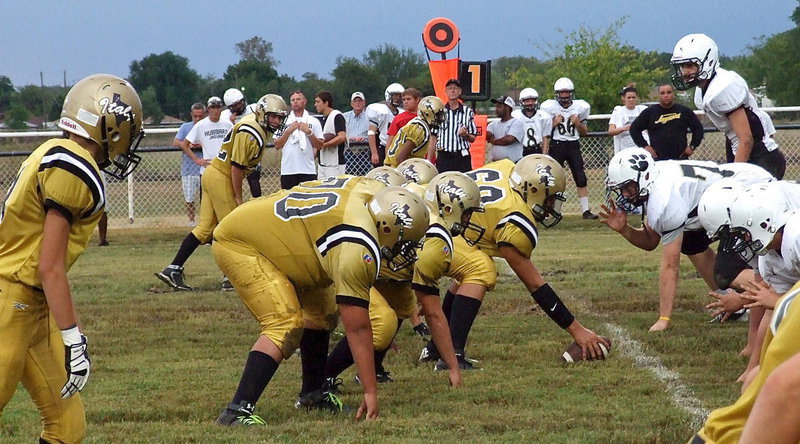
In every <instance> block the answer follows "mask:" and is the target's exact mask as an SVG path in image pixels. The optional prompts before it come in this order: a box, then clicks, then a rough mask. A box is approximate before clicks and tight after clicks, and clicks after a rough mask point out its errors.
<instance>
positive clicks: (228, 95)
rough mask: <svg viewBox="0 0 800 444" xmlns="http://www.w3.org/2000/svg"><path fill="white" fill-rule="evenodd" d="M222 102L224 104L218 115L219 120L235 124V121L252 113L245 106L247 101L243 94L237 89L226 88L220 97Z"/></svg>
mask: <svg viewBox="0 0 800 444" xmlns="http://www.w3.org/2000/svg"><path fill="white" fill-rule="evenodd" d="M222 101H223V102H224V103H225V109H224V110H222V114H220V117H219V118H220V119H228V120H230V121H231V123H236V120H237V119H239V118H240V117H242V116H244V115H245V114H250V113H252V110H251V109H250V107H249V106H247V100H245V98H244V94H242V91H240V90H239V89H237V88H228V89H227V90H225V94H223V95H222Z"/></svg>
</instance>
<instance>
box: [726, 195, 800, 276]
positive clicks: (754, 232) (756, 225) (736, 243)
mask: <svg viewBox="0 0 800 444" xmlns="http://www.w3.org/2000/svg"><path fill="white" fill-rule="evenodd" d="M793 214H796V212H795V211H792V209H791V207H790V204H789V202H788V201H787V199H786V197H785V196H784V195H783V194H782V193H776V192H775V190H774V189H770V187H768V186H766V185H765V184H758V185H752V186H751V187H750V188H747V189H746V190H745V192H744V194H741V195H740V196H739V197H738V198H737V199H736V200H734V202H733V204H732V206H731V209H730V227H731V228H730V236H731V237H732V238H733V239H732V241H731V242H728V244H727V245H726V248H727V249H726V250H724V251H726V252H730V253H737V254H738V255H739V257H741V258H742V260H744V261H750V260H751V259H752V258H753V257H755V255H757V254H758V255H764V254H766V253H767V247H768V246H769V244H770V243H771V242H772V240H773V238H774V237H775V234H776V233H777V232H778V231H779V230H780V229H781V228H783V226H784V225H786V221H787V220H788V219H789V217H790V216H791V215H793Z"/></svg>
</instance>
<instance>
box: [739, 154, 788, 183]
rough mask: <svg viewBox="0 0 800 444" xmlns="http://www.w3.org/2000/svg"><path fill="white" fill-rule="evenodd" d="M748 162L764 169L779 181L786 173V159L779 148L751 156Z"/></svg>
mask: <svg viewBox="0 0 800 444" xmlns="http://www.w3.org/2000/svg"><path fill="white" fill-rule="evenodd" d="M748 162H749V163H752V164H753V165H758V166H760V167H761V168H764V169H765V170H767V172H768V173H770V174H772V175H773V176H775V178H777V179H778V180H780V179H783V175H784V173H786V157H785V156H784V155H783V153H782V152H780V150H779V149H777V148H775V149H774V150H772V151H764V152H759V153H758V154H754V155H751V156H750V160H749V161H748Z"/></svg>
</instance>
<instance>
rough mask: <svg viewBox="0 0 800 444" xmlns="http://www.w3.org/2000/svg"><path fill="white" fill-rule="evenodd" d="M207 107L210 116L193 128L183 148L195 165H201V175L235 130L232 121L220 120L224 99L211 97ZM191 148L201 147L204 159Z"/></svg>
mask: <svg viewBox="0 0 800 444" xmlns="http://www.w3.org/2000/svg"><path fill="white" fill-rule="evenodd" d="M206 106H207V108H208V116H206V117H205V118H203V119H202V120H200V121H199V122H197V123H196V124H195V125H194V126H193V127H192V129H191V130H190V131H189V134H188V135H186V139H184V141H183V146H182V147H181V148H182V149H183V152H184V153H186V155H188V156H189V157H191V158H192V161H194V163H196V164H197V165H200V174H203V171H204V170H205V169H206V167H207V166H208V165H209V164H210V163H211V160H212V159H214V158H215V157H217V154H219V149H220V147H221V146H222V142H223V141H224V140H225V135H226V134H228V131H230V130H231V128H233V123H231V121H230V120H222V119H220V115H221V114H222V99H220V98H219V97H217V96H211V97H209V99H208V103H207V104H206ZM191 146H199V147H200V148H201V149H202V154H203V157H202V158H201V157H197V156H196V155H195V154H194V153H193V152H192V150H191V149H190V147H191Z"/></svg>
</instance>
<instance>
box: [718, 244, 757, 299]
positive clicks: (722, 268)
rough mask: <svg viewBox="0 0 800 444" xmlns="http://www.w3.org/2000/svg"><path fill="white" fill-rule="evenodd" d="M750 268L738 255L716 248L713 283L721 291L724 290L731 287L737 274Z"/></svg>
mask: <svg viewBox="0 0 800 444" xmlns="http://www.w3.org/2000/svg"><path fill="white" fill-rule="evenodd" d="M752 268H753V267H751V266H750V265H749V264H748V263H747V262H745V261H744V260H742V257H741V256H739V254H738V253H728V252H725V251H723V250H722V249H721V248H717V258H716V260H715V261H714V283H715V284H717V287H719V288H720V289H721V290H725V289H727V288H728V287H730V286H731V283H732V282H733V281H734V280H735V279H736V277H737V276H739V273H741V272H742V271H744V270H750V269H752Z"/></svg>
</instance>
